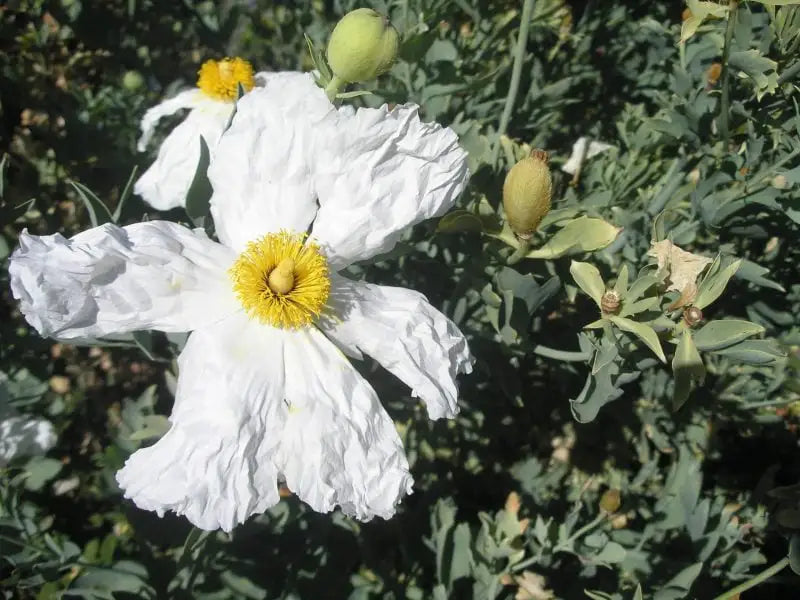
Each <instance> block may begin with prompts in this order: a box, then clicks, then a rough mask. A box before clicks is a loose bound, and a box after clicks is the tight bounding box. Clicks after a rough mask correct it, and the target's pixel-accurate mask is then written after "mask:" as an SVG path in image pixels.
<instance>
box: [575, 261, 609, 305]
mask: <svg viewBox="0 0 800 600" xmlns="http://www.w3.org/2000/svg"><path fill="white" fill-rule="evenodd" d="M569 272H570V273H572V278H573V279H574V280H575V283H577V284H578V287H579V288H581V289H582V290H583V291H584V292H585V293H586V295H587V296H589V297H590V298H591V299H592V300H594V301H595V303H596V304H597V306H598V307H599V306H600V303H601V302H602V299H603V294H605V292H606V284H605V283H604V282H603V277H602V276H601V275H600V271H598V270H597V267H595V266H594V265H592V264H589V263H585V262H577V261H574V260H573V261H572V264H570V266H569Z"/></svg>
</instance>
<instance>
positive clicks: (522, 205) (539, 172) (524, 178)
mask: <svg viewBox="0 0 800 600" xmlns="http://www.w3.org/2000/svg"><path fill="white" fill-rule="evenodd" d="M547 160H548V157H547V153H546V152H544V151H542V150H534V151H533V152H531V155H530V156H529V157H528V158H523V159H522V160H521V161H519V162H518V163H517V164H515V165H514V166H513V167H512V168H511V170H510V171H509V172H508V175H506V180H505V183H503V208H504V209H505V211H506V219H507V220H508V224H509V226H510V227H511V230H512V231H513V232H514V233H515V234H517V236H518V237H520V238H522V239H526V238H530V237H531V235H533V232H534V231H536V229H537V228H538V227H539V223H541V222H542V219H543V218H544V217H545V215H546V214H547V213H548V212H550V195H551V194H552V191H553V181H552V178H551V176H550V167H549V166H548V165H547Z"/></svg>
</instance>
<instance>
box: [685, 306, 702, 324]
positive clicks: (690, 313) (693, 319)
mask: <svg viewBox="0 0 800 600" xmlns="http://www.w3.org/2000/svg"><path fill="white" fill-rule="evenodd" d="M683 320H684V321H685V322H686V324H687V325H688V326H689V327H695V326H696V325H697V324H698V323H700V321H702V320H703V311H702V310H700V309H699V308H697V307H696V306H690V307H689V308H687V309H686V310H685V311H683Z"/></svg>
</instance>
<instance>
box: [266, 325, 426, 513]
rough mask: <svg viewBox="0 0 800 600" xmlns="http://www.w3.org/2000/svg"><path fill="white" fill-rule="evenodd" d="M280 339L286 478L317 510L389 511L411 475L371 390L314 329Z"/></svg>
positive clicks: (408, 484) (405, 491) (408, 490)
mask: <svg viewBox="0 0 800 600" xmlns="http://www.w3.org/2000/svg"><path fill="white" fill-rule="evenodd" d="M291 342H292V343H289V339H287V343H286V345H285V346H284V356H285V360H286V394H285V397H286V401H287V402H288V404H289V411H288V416H287V418H286V425H285V429H284V432H283V437H282V439H281V445H280V450H279V453H278V456H277V459H276V460H277V464H278V468H279V470H280V471H281V472H282V473H283V475H284V477H285V478H286V485H287V486H288V487H289V489H291V490H292V491H293V492H295V493H296V494H297V495H298V496H299V497H300V498H301V499H302V500H304V501H305V502H307V503H308V504H310V505H311V507H312V508H313V509H314V510H317V511H320V512H327V511H330V510H333V508H334V507H335V506H337V505H339V506H341V508H342V510H343V511H344V512H345V513H346V514H348V515H351V516H355V517H356V518H358V519H361V520H369V519H371V518H372V517H374V516H379V517H383V518H385V519H388V518H389V517H391V516H392V515H393V514H394V512H395V507H396V505H397V504H398V503H399V502H400V500H401V498H402V497H403V495H405V494H409V493H411V487H412V484H413V479H412V478H411V475H410V474H409V472H408V461H407V460H406V456H405V453H404V451H403V445H402V442H401V441H400V438H399V437H398V435H397V431H396V430H395V428H394V424H393V423H392V420H391V419H390V418H389V415H388V414H386V411H385V410H384V409H383V407H382V406H381V404H380V402H379V401H378V398H377V396H376V395H375V391H374V390H373V389H372V388H371V387H370V386H369V384H367V382H366V381H364V379H363V378H362V377H361V376H360V375H359V374H358V372H357V371H356V370H355V369H354V368H353V366H352V365H351V364H350V363H349V362H348V360H347V359H346V358H345V357H344V356H343V355H342V353H341V352H340V351H339V350H338V349H337V348H336V347H335V346H334V345H333V344H332V343H331V342H330V341H329V340H327V339H326V338H325V336H324V335H323V334H322V333H321V332H319V331H318V330H316V329H313V328H312V329H307V330H303V331H300V332H297V333H295V335H294V336H293V339H292V340H291Z"/></svg>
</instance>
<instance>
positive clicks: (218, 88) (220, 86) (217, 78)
mask: <svg viewBox="0 0 800 600" xmlns="http://www.w3.org/2000/svg"><path fill="white" fill-rule="evenodd" d="M197 75H198V77H197V87H199V88H200V89H201V90H202V91H203V92H204V93H205V94H206V95H208V96H211V97H212V98H214V99H215V100H222V101H224V102H233V101H234V100H236V98H237V96H238V93H239V84H240V83H241V84H242V87H243V88H244V91H245V92H249V91H250V90H252V89H253V86H254V85H255V83H256V82H255V78H254V77H253V67H252V65H251V64H250V63H249V62H247V61H246V60H244V59H243V58H238V57H236V58H224V59H222V60H207V61H206V62H204V63H203V66H202V67H200V70H199V71H198V72H197Z"/></svg>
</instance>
